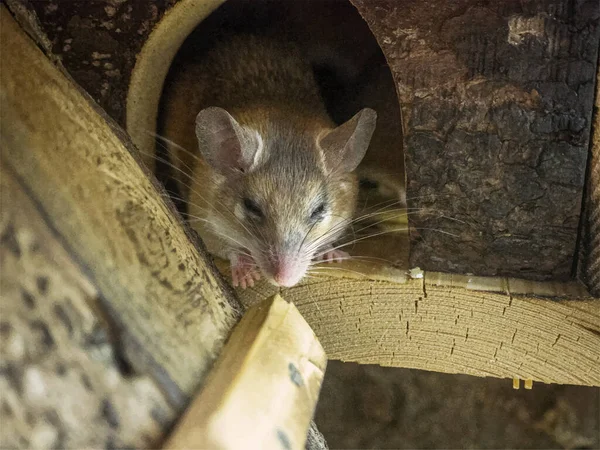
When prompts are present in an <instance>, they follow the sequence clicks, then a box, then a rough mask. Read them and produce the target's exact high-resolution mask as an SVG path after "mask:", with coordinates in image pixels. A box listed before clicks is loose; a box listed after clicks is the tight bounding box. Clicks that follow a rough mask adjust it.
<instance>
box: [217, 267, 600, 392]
mask: <svg viewBox="0 0 600 450" xmlns="http://www.w3.org/2000/svg"><path fill="white" fill-rule="evenodd" d="M221 268H222V269H223V270H225V268H226V265H223V264H221ZM413 275H415V272H413ZM417 276H418V275H417ZM472 278H473V277H464V278H463V277H460V276H458V277H457V276H453V277H451V278H448V276H443V277H442V276H439V277H437V278H436V277H433V281H427V275H426V276H425V278H408V279H407V280H406V281H405V282H403V283H398V282H391V281H386V280H372V279H366V278H364V279H359V278H350V277H337V278H336V277H332V276H329V277H315V278H310V279H308V280H306V281H304V282H302V283H301V284H299V285H297V286H295V287H293V288H289V289H282V290H279V289H278V288H277V287H274V286H271V285H269V284H268V283H266V282H260V283H257V284H256V286H254V287H253V288H249V289H245V290H243V289H238V290H237V293H238V296H239V297H240V299H241V301H242V302H243V303H245V304H247V305H251V304H254V303H256V302H260V301H261V300H262V299H264V298H265V297H268V296H270V295H273V293H275V292H278V291H281V292H282V294H283V295H285V298H286V299H287V300H288V301H291V302H294V303H295V304H296V306H297V307H298V310H299V311H300V312H301V313H302V315H303V316H304V318H305V319H306V320H307V322H308V323H309V324H310V325H311V327H312V328H313V330H314V331H315V333H316V334H317V336H318V338H319V340H320V342H321V343H322V345H323V348H324V349H325V351H326V352H327V355H328V357H329V358H330V359H337V360H342V361H352V362H358V363H362V364H379V365H382V366H392V367H406V368H414V369H422V370H429V371H436V372H446V373H462V374H468V375H475V376H481V377H488V376H490V377H497V378H511V379H512V378H519V379H522V380H532V381H541V382H544V383H558V384H579V385H589V386H600V301H598V300H594V299H593V298H591V297H589V296H585V297H583V298H584V299H583V300H582V299H578V300H574V298H575V297H572V298H566V299H561V300H550V299H547V298H546V299H545V298H540V297H536V296H532V295H529V294H528V295H522V294H515V293H513V292H510V291H509V290H508V289H507V290H506V291H504V292H488V291H485V290H477V289H471V288H470V287H471V286H469V283H468V280H469V279H472ZM449 280H450V281H449ZM513 283H514V282H513ZM482 285H483V286H486V285H485V284H484V283H481V284H479V286H482ZM507 286H508V287H509V288H510V286H511V284H510V283H509V284H507ZM525 290H527V289H525ZM554 293H555V291H553V294H554ZM578 298H579V297H578Z"/></svg>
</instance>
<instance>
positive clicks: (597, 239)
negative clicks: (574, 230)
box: [578, 67, 600, 297]
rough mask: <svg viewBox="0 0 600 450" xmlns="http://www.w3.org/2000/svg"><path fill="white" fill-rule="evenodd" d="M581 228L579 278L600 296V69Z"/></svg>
mask: <svg viewBox="0 0 600 450" xmlns="http://www.w3.org/2000/svg"><path fill="white" fill-rule="evenodd" d="M584 201H585V205H584V218H583V221H582V227H581V234H582V235H581V238H580V239H581V245H580V247H581V248H580V251H579V256H580V259H579V265H578V272H579V273H578V275H579V276H580V277H581V279H583V280H584V281H585V282H586V284H587V286H588V287H589V289H590V292H591V293H592V294H594V295H595V296H596V297H600V67H598V71H597V73H596V100H595V102H594V123H593V125H592V145H591V154H590V159H589V162H588V179H587V184H586V195H585V199H584Z"/></svg>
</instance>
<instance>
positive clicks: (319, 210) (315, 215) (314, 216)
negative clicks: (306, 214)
mask: <svg viewBox="0 0 600 450" xmlns="http://www.w3.org/2000/svg"><path fill="white" fill-rule="evenodd" d="M324 215H325V203H321V204H320V205H319V206H317V207H316V208H315V209H313V211H312V213H310V220H314V221H317V220H321V219H323V216H324Z"/></svg>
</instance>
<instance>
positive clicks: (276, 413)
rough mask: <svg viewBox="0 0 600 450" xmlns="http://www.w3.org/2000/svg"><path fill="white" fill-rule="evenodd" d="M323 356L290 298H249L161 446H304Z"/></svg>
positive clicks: (324, 361) (323, 359) (235, 447)
mask: <svg viewBox="0 0 600 450" xmlns="http://www.w3.org/2000/svg"><path fill="white" fill-rule="evenodd" d="M326 363H327V359H326V357H325V353H324V351H323V348H322V347H321V345H320V344H319V341H318V340H317V338H316V336H315V333H314V332H313V331H312V329H311V328H310V326H309V325H308V324H307V323H306V321H305V320H304V319H303V318H302V316H301V315H300V313H299V312H298V310H297V309H296V307H295V306H294V305H293V304H292V303H288V302H286V301H285V300H283V299H282V298H281V297H280V296H279V295H275V296H273V297H270V298H269V299H267V300H265V301H264V302H261V303H258V304H256V305H254V306H253V307H252V308H250V309H249V310H248V311H247V312H246V313H245V315H244V317H243V318H242V320H241V321H240V323H239V324H238V325H237V326H236V327H235V329H234V331H233V333H232V335H231V338H230V339H229V341H228V342H227V344H226V345H225V348H224V350H223V352H222V354H221V356H220V357H219V359H218V360H217V363H216V365H215V368H214V369H213V371H212V372H211V373H210V375H209V377H208V379H207V382H206V384H205V385H204V388H203V389H202V391H201V393H200V394H199V395H198V396H197V397H196V399H195V400H194V401H193V402H192V404H191V406H190V407H189V409H188V410H187V411H186V413H185V414H184V416H183V418H182V419H181V421H180V423H179V425H178V426H177V428H176V429H175V431H174V433H173V434H172V436H171V437H170V438H169V440H168V441H167V442H166V444H165V448H188V449H192V448H221V449H239V448H248V447H249V446H250V447H253V448H254V447H257V448H258V447H260V448H263V449H277V450H280V449H281V448H286V449H302V448H304V444H305V441H306V435H307V430H308V427H309V424H310V421H311V418H312V415H313V412H314V408H315V406H316V403H317V399H318V395H319V391H320V387H321V382H322V380H323V375H324V372H325V366H326Z"/></svg>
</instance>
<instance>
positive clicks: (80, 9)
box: [8, 0, 175, 125]
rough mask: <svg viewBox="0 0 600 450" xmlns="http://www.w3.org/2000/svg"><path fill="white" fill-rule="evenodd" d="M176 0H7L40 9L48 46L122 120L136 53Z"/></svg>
mask: <svg viewBox="0 0 600 450" xmlns="http://www.w3.org/2000/svg"><path fill="white" fill-rule="evenodd" d="M173 3H175V0H148V1H141V2H140V1H131V0H74V1H68V2H65V1H58V0H55V1H41V2H40V1H35V0H8V4H9V7H10V8H11V10H12V11H15V9H16V8H17V7H21V9H25V10H28V11H31V12H33V13H35V15H37V18H38V20H39V24H40V28H41V30H42V31H43V32H44V33H46V35H47V37H48V43H49V47H50V48H49V49H48V50H50V51H51V52H52V54H53V55H55V56H56V57H57V58H59V59H60V60H61V61H62V64H63V65H64V66H65V68H66V69H67V70H68V71H69V73H70V74H71V76H72V77H73V79H74V80H75V81H76V82H77V83H79V84H80V85H81V86H82V87H83V88H84V89H85V90H86V91H87V92H88V93H89V94H90V95H91V96H92V97H93V98H94V100H95V101H96V102H98V104H99V105H100V106H102V108H104V110H106V112H107V113H108V114H109V115H110V116H111V117H112V118H113V119H115V120H116V121H117V122H118V123H119V124H120V125H124V121H125V99H126V97H127V89H128V86H129V79H130V76H131V71H132V70H133V66H134V65H135V59H136V56H137V54H138V52H139V51H140V49H141V48H142V46H143V45H144V43H145V41H146V39H147V37H148V35H149V34H150V32H151V31H152V28H153V27H154V25H155V24H156V23H157V22H158V21H159V20H160V19H161V17H162V16H163V14H164V13H165V11H166V10H167V9H168V8H169V7H170V6H171V5H172V4H173Z"/></svg>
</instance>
